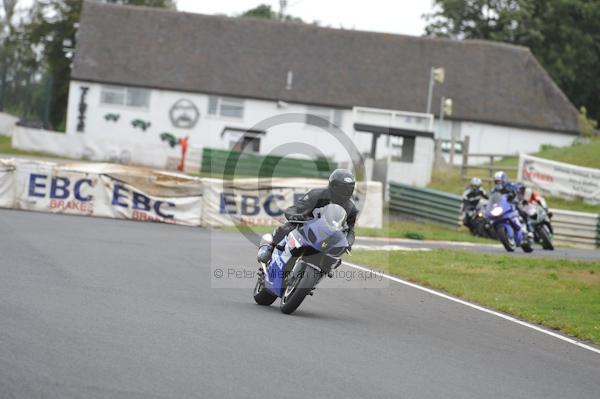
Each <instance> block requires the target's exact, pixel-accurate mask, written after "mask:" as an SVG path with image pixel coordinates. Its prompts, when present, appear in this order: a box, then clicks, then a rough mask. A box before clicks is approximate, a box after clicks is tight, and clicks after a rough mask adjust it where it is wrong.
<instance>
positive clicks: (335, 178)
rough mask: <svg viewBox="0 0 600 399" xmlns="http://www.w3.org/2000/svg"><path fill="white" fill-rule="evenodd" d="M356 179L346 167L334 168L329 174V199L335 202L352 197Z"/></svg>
mask: <svg viewBox="0 0 600 399" xmlns="http://www.w3.org/2000/svg"><path fill="white" fill-rule="evenodd" d="M355 185H356V180H355V179H354V175H353V174H352V172H350V171H349V170H348V169H336V170H334V171H333V173H331V176H329V191H330V192H331V197H332V198H331V199H332V200H334V201H336V202H345V201H348V200H349V199H350V198H351V197H352V193H354V186H355Z"/></svg>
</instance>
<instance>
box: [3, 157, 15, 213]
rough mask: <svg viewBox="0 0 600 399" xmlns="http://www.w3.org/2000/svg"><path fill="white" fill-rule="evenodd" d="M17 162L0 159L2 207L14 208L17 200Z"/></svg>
mask: <svg viewBox="0 0 600 399" xmlns="http://www.w3.org/2000/svg"><path fill="white" fill-rule="evenodd" d="M15 169H16V168H15V163H14V160H12V159H8V160H7V159H0V208H13V207H14V202H15Z"/></svg>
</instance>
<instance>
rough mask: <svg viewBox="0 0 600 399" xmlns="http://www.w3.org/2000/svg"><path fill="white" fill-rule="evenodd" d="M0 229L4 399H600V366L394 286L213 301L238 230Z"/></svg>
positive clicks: (12, 222)
mask: <svg viewBox="0 0 600 399" xmlns="http://www.w3.org/2000/svg"><path fill="white" fill-rule="evenodd" d="M0 229H1V230H0V231H1V233H0V398H2V399H5V398H60V399H65V398H234V397H240V398H241V397H243V398H267V397H283V398H337V397H339V398H461V399H464V398H477V399H481V398H527V399H531V398H561V399H562V398H570V399H572V398H594V399H596V398H598V397H600V354H598V353H595V352H592V351H590V350H586V349H584V348H580V347H578V346H575V345H573V344H570V343H567V342H564V341H562V340H559V339H557V338H554V337H551V336H548V335H546V334H543V333H540V332H538V331H535V330H532V329H529V328H527V327H524V326H521V325H518V324H515V323H511V322H509V321H506V320H503V319H501V318H498V317H495V316H493V315H490V314H487V313H483V312H480V311H477V310H475V309H472V308H469V307H467V306H464V305H461V304H458V303H454V302H451V301H448V300H446V299H443V298H440V297H437V296H434V295H432V294H429V293H426V292H423V291H419V290H417V289H415V288H411V287H407V286H404V285H400V284H396V283H394V282H387V283H385V282H383V281H382V282H381V285H380V286H377V287H376V288H365V287H366V286H367V283H364V284H365V286H364V287H362V286H361V284H362V282H360V281H358V282H357V281H353V282H352V284H349V285H348V286H349V287H350V286H353V287H354V288H347V289H344V288H333V287H331V286H330V285H328V284H329V282H327V284H325V285H324V286H323V287H322V288H321V289H318V290H317V292H316V294H315V296H314V297H309V298H308V299H307V301H306V302H305V303H304V304H303V305H302V306H301V308H300V309H299V311H298V312H297V313H296V314H294V315H292V316H286V315H283V314H282V313H281V312H280V311H279V309H278V306H277V305H276V304H274V305H273V306H271V307H270V308H266V307H261V306H258V305H256V304H254V302H253V300H252V296H251V289H248V288H244V289H241V288H216V286H218V285H219V281H221V280H222V279H221V280H218V279H217V280H218V281H217V280H216V279H215V277H214V275H215V271H216V270H222V271H225V273H226V274H227V273H228V272H227V270H229V269H236V270H237V269H240V270H241V269H244V270H249V271H251V270H254V268H255V266H254V256H255V248H254V247H253V246H252V245H251V244H250V243H249V242H248V241H247V240H245V238H244V237H242V236H241V235H240V234H237V233H231V232H222V231H209V230H205V229H199V228H184V227H175V226H168V225H161V224H150V223H139V222H130V221H117V220H109V219H96V218H86V217H74V216H61V215H50V214H42V213H29V212H20V211H9V210H1V211H0ZM330 281H332V280H330ZM336 284H337V283H336ZM369 284H370V286H373V285H375V284H374V282H370V283H369Z"/></svg>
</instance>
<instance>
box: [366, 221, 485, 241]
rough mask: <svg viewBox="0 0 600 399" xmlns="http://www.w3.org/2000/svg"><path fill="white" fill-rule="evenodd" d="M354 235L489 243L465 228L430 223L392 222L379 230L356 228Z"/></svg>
mask: <svg viewBox="0 0 600 399" xmlns="http://www.w3.org/2000/svg"><path fill="white" fill-rule="evenodd" d="M356 235H358V236H367V237H390V238H409V239H413V240H431V241H466V242H478V243H491V242H492V241H490V240H486V239H485V238H481V237H474V236H472V235H471V234H470V233H469V231H468V230H467V229H465V228H452V227H446V226H442V225H437V224H432V223H418V222H392V223H386V224H385V225H384V226H383V228H381V229H369V228H363V227H358V228H357V229H356Z"/></svg>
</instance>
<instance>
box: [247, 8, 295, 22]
mask: <svg viewBox="0 0 600 399" xmlns="http://www.w3.org/2000/svg"><path fill="white" fill-rule="evenodd" d="M240 17H244V18H247V17H249V18H262V19H279V20H283V21H287V22H303V21H302V19H300V18H298V17H293V16H291V15H284V16H283V17H282V16H280V15H279V13H278V12H275V11H273V9H272V8H271V6H270V5H268V4H260V5H258V6H256V7H254V8H252V9H250V10H248V11H245V12H243V13H242V14H241V15H240Z"/></svg>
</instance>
